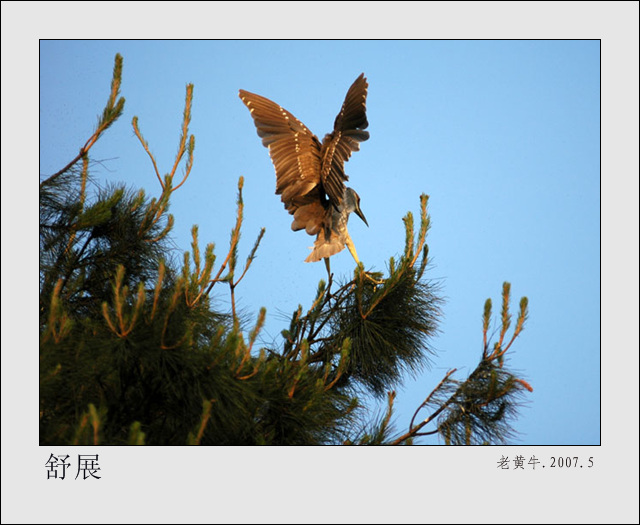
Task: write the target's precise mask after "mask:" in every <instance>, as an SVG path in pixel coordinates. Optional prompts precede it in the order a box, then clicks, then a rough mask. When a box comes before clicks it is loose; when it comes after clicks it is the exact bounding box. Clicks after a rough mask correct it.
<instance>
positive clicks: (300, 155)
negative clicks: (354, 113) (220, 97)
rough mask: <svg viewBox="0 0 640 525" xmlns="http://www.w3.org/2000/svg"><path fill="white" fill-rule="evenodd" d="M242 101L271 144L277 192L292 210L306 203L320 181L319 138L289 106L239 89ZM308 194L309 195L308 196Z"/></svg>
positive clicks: (293, 211)
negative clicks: (280, 104)
mask: <svg viewBox="0 0 640 525" xmlns="http://www.w3.org/2000/svg"><path fill="white" fill-rule="evenodd" d="M239 95H240V98H241V99H242V102H244V104H245V105H246V106H247V108H249V111H250V112H251V116H252V117H253V121H254V123H255V125H256V128H257V130H258V136H260V137H261V138H262V144H263V145H264V146H266V147H267V148H269V155H270V156H271V161H272V162H273V165H274V167H275V169H276V194H277V195H281V199H282V202H283V203H284V206H285V208H286V209H287V210H288V211H289V213H291V214H293V213H295V211H296V210H297V209H298V208H299V207H300V206H304V205H308V204H309V201H310V200H315V198H312V196H314V197H315V195H316V194H317V195H318V197H317V198H318V199H319V198H320V193H321V192H313V193H312V195H308V194H309V192H311V190H313V189H314V188H315V187H316V186H318V184H319V183H320V141H319V140H318V138H317V137H316V136H315V135H314V134H313V133H311V131H309V129H308V128H307V127H306V126H305V125H304V124H303V123H302V122H300V121H299V120H298V119H297V118H296V117H294V116H293V115H292V114H291V113H289V112H288V111H287V110H286V109H284V108H283V107H281V106H279V105H278V104H276V103H275V102H272V101H271V100H269V99H268V98H265V97H261V96H260V95H256V94H254V93H249V92H248V91H244V90H242V89H241V90H240V92H239ZM305 196H306V197H305Z"/></svg>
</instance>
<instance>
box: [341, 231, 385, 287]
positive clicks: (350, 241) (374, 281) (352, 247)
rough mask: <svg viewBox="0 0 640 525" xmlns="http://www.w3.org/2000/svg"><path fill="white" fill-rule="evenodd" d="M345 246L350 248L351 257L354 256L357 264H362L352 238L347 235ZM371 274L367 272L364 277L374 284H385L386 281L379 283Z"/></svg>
mask: <svg viewBox="0 0 640 525" xmlns="http://www.w3.org/2000/svg"><path fill="white" fill-rule="evenodd" d="M345 244H346V245H347V248H349V252H351V255H352V256H353V259H354V260H355V261H356V264H360V259H358V253H357V252H356V247H355V246H354V244H353V241H352V240H351V237H349V236H348V235H347V238H346V239H345ZM369 274H370V272H367V271H365V272H364V276H365V277H366V278H367V279H368V280H369V281H371V282H372V283H373V284H382V283H383V282H384V281H379V280H377V279H374V278H373V277H372V276H371V275H369ZM380 275H382V274H380Z"/></svg>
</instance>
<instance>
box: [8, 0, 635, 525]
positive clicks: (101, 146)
mask: <svg viewBox="0 0 640 525" xmlns="http://www.w3.org/2000/svg"><path fill="white" fill-rule="evenodd" d="M292 6H295V9H293V8H292ZM638 20H639V16H638V3H637V2H435V1H434V2H431V1H430V2H339V3H338V2H297V3H293V2H180V3H179V4H178V3H173V2H157V3H153V4H151V3H148V2H144V3H136V2H126V3H120V2H113V3H102V2H85V3H83V4H79V3H77V2H73V3H65V2H2V17H1V23H2V32H1V34H2V61H1V64H2V112H1V118H2V159H1V161H2V178H1V183H2V192H1V198H2V327H3V330H2V336H1V337H2V411H1V414H2V426H1V428H2V506H1V508H2V521H3V523H4V522H15V523H33V522H41V521H43V520H44V521H46V522H50V523H54V522H60V523H73V522H76V523H83V522H85V521H86V516H87V513H88V512H91V513H92V514H91V515H92V516H94V517H95V519H96V520H97V521H104V522H115V523H117V522H123V521H127V522H128V521H131V519H132V518H133V519H136V518H137V519H142V520H143V521H144V520H149V519H151V520H155V521H158V520H159V521H167V520H168V521H171V522H176V523H177V522H194V523H196V522H207V523H208V522H211V521H212V519H213V520H214V521H226V522H230V523H237V522H241V520H246V521H250V522H251V521H253V522H256V523H299V522H303V523H304V522H327V523H332V522H337V520H340V521H345V520H346V521H347V522H349V521H351V522H354V523H355V522H362V521H367V522H371V523H385V522H393V523H396V522H397V523H413V522H423V521H425V520H430V521H438V522H443V523H446V522H470V523H484V522H490V523H500V522H503V523H514V522H515V523H518V522H549V521H550V520H551V521H559V522H561V523H562V522H563V521H564V522H573V521H581V522H590V521H597V522H620V523H637V522H638V507H637V493H638V464H639V463H638V435H639V432H638V180H639V176H638V99H639V94H638V63H639V60H638V47H639V46H638ZM177 37H179V38H186V39H192V38H204V39H210V38H216V39H218V38H223V39H224V38H226V39H229V40H221V41H212V40H203V41H177V40H171V41H161V40H156V41H147V40H123V41H113V40H111V41H103V42H99V41H72V42H64V41H57V42H47V41H41V40H39V39H42V38H111V39H112V38H126V39H145V38H163V39H169V38H177ZM245 38H255V39H263V38H266V39H272V38H302V39H310V38H319V39H326V38H349V39H354V40H350V41H336V40H324V41H310V40H309V41H299V40H298V41H287V42H279V41H273V40H269V41H266V40H254V41H246V40H241V39H245ZM372 38H373V39H378V38H382V39H405V38H406V39H440V38H443V39H451V38H454V39H455V38H480V39H487V38H489V39H500V38H506V39H529V38H532V39H540V38H551V39H568V40H465V41H456V40H361V39H372ZM584 38H588V39H602V40H601V42H600V41H598V40H574V39H584ZM116 53H121V54H122V55H123V57H124V77H123V85H122V94H123V96H125V97H126V100H127V102H126V106H125V114H124V116H123V117H122V119H121V120H120V121H119V122H118V123H116V124H115V125H114V126H113V127H112V128H111V129H109V130H108V132H107V133H106V135H105V136H104V137H103V138H102V139H101V141H100V142H99V143H98V144H97V146H96V147H95V148H94V149H93V150H92V153H91V155H92V158H94V159H97V160H101V161H102V162H101V164H99V165H96V166H94V175H95V176H96V177H97V178H98V179H99V180H100V181H101V183H107V182H114V183H116V182H120V181H122V182H125V183H126V184H128V185H131V186H132V187H136V188H138V187H143V188H145V190H146V191H147V193H148V194H149V195H150V196H153V195H157V194H158V186H157V184H158V183H157V180H156V179H155V175H154V174H153V170H152V168H151V166H150V163H149V160H148V158H147V156H146V153H145V152H144V151H143V150H142V148H141V146H140V144H139V143H138V141H137V139H136V138H135V136H134V134H133V131H132V128H131V119H132V117H133V116H134V115H135V116H138V118H139V123H140V128H141V130H142V132H143V133H144V135H145V137H146V139H147V140H148V141H149V143H150V145H151V148H152V150H153V152H154V153H155V154H156V156H157V159H158V161H159V166H160V170H161V171H162V172H166V171H168V170H169V166H170V163H172V162H173V156H174V153H175V151H176V149H177V140H178V137H179V125H180V121H181V116H182V110H183V104H184V95H185V85H186V84H187V83H189V82H193V83H194V84H195V92H194V106H193V120H192V126H191V131H192V132H193V133H194V134H195V136H196V151H195V165H194V168H193V171H192V174H191V177H190V179H189V181H188V183H187V184H186V185H185V186H183V187H182V188H181V189H180V190H178V192H177V193H176V194H175V195H174V199H173V202H172V209H171V211H172V212H173V213H174V215H175V217H176V227H175V229H174V241H175V244H176V249H177V252H178V253H182V252H183V251H184V250H187V249H189V243H190V234H189V232H190V229H191V226H192V225H193V224H198V225H199V227H200V239H201V243H202V244H203V245H204V244H206V243H207V242H215V243H216V246H217V248H216V252H217V253H218V254H219V255H220V254H223V253H225V250H226V247H227V243H228V239H229V232H230V230H231V227H232V225H233V220H234V219H233V214H234V211H235V210H234V202H235V197H236V184H237V181H238V178H239V177H240V176H244V178H245V192H244V193H245V203H246V209H245V218H246V220H245V225H244V229H243V237H242V245H241V248H240V256H241V257H243V256H246V254H247V253H248V251H249V249H250V248H251V246H252V245H253V242H254V239H255V236H256V235H257V234H258V231H259V229H260V228H261V227H265V228H266V230H267V231H266V235H265V237H264V239H263V243H262V245H261V247H260V250H259V252H258V258H257V259H256V261H255V262H254V265H253V267H252V269H251V271H250V272H249V274H248V275H247V277H246V279H245V282H243V283H242V285H241V286H240V288H239V289H238V295H239V297H240V300H241V305H242V307H243V308H244V310H245V311H246V312H247V313H248V314H249V315H254V316H255V315H257V312H258V309H259V308H260V307H261V306H266V307H267V308H268V318H267V326H266V327H265V332H264V333H263V343H264V344H269V343H271V341H273V340H277V338H278V337H279V333H280V330H281V329H282V328H283V327H284V326H286V321H285V318H286V317H288V316H289V315H290V313H291V311H292V310H293V309H295V308H296V306H297V305H298V303H299V302H301V303H302V304H303V306H308V305H309V303H310V301H311V300H312V297H313V294H314V291H315V288H316V285H317V282H318V280H319V279H320V278H323V277H324V273H325V272H324V267H323V265H322V263H319V264H305V263H303V262H302V261H303V260H304V258H305V257H306V255H307V253H308V249H307V247H308V246H310V245H311V242H312V239H311V238H310V237H309V236H307V235H306V234H304V233H302V232H297V233H294V232H291V231H290V229H289V228H290V222H291V221H290V217H289V215H288V214H287V213H286V212H285V211H284V209H283V207H282V204H281V202H280V201H279V198H278V197H277V196H276V195H274V189H275V188H274V183H275V176H274V173H273V167H272V165H271V162H270V160H269V157H268V153H267V150H266V149H265V148H263V147H262V145H261V144H260V141H259V139H258V137H257V135H256V132H255V128H254V126H253V123H252V122H251V119H250V117H249V115H248V112H247V110H246V108H245V107H244V106H243V104H242V103H241V101H240V99H239V98H238V96H237V93H238V89H246V90H249V91H253V92H256V93H258V94H261V95H264V96H266V97H268V98H271V99H273V100H275V101H276V102H278V103H279V104H281V105H283V106H284V107H285V108H286V109H288V110H289V111H291V112H292V113H293V114H294V115H296V116H297V117H298V118H299V119H301V120H302V121H303V122H304V123H305V124H307V126H308V127H309V128H310V129H311V130H312V131H314V132H315V133H316V134H317V135H318V136H319V137H321V138H322V136H323V135H324V134H325V133H326V132H328V131H330V129H331V126H332V124H333V120H334V118H335V115H336V113H337V111H338V109H339V108H340V105H341V103H342V101H343V99H344V95H345V93H346V90H347V89H348V87H349V86H350V84H351V83H352V82H353V80H354V79H355V78H356V77H357V76H358V75H359V74H360V73H362V72H364V73H365V75H366V76H367V78H368V80H369V96H368V104H367V108H368V117H369V122H370V126H369V131H370V133H371V138H370V140H369V141H367V142H366V143H364V144H363V145H362V148H361V151H360V152H358V153H356V154H354V155H353V156H352V158H351V160H350V162H349V163H348V164H347V165H346V169H347V173H348V174H349V175H350V176H351V180H350V184H351V185H352V186H353V187H354V188H355V189H356V190H357V191H358V192H359V193H360V195H361V196H362V207H363V211H364V213H365V214H366V216H367V219H368V221H369V225H370V228H366V227H365V226H364V224H362V223H361V222H360V221H358V220H357V218H354V219H353V221H352V222H351V223H350V226H351V227H350V231H351V234H352V236H353V238H354V241H355V243H356V246H357V248H358V252H359V255H360V258H361V259H362V261H363V262H364V264H365V266H366V267H367V268H368V269H373V270H378V269H380V270H382V269H384V267H385V264H386V263H387V261H388V258H389V257H390V256H392V255H394V254H397V253H399V252H400V251H401V250H402V247H403V242H404V241H403V225H402V220H401V219H402V217H403V216H404V215H405V213H406V212H407V211H409V210H411V211H413V212H414V213H417V212H418V209H419V200H418V198H419V195H420V194H421V193H423V192H424V193H427V194H429V195H430V197H431V198H430V203H429V211H430V214H431V218H432V229H431V231H430V233H429V238H428V242H429V246H430V255H431V257H432V265H431V268H430V269H429V270H428V272H427V277H428V278H431V279H434V280H435V281H436V282H438V283H440V284H441V286H442V293H443V295H444V296H445V297H446V301H447V302H446V304H445V305H444V308H443V310H444V319H443V322H442V325H441V333H440V334H439V335H438V336H437V337H436V338H435V339H434V340H433V341H432V343H433V345H434V346H435V348H436V349H437V351H438V357H437V359H436V360H435V362H434V366H433V368H432V370H430V371H428V372H425V374H424V375H422V376H421V377H419V378H416V379H415V380H412V381H408V382H407V383H406V385H405V387H404V388H403V389H400V391H399V392H398V397H397V408H398V411H397V420H396V424H397V427H398V429H399V430H402V429H404V428H406V425H407V423H408V421H409V419H410V417H411V415H412V413H413V410H414V408H415V407H416V406H417V405H418V404H419V403H420V402H421V401H422V400H423V397H424V396H425V395H426V394H427V393H428V392H430V391H431V389H432V388H433V387H434V386H435V385H436V384H437V383H438V381H439V380H440V379H441V378H442V376H443V375H444V374H445V373H446V371H447V370H449V369H450V368H453V367H456V368H458V369H459V370H460V372H459V374H460V375H459V376H458V377H464V374H466V373H469V372H471V370H472V369H473V367H474V366H475V365H476V363H477V360H478V355H479V353H480V351H481V314H482V306H483V304H484V301H485V299H486V298H487V297H491V298H492V299H493V300H494V303H499V297H500V290H501V285H502V282H503V281H505V280H508V281H510V282H511V283H512V295H513V300H514V302H517V300H518V299H519V298H520V297H521V296H522V295H527V296H528V297H529V305H530V319H529V322H528V324H527V327H526V329H525V331H524V332H523V334H522V336H521V337H520V339H519V340H518V341H517V343H516V344H515V345H514V347H513V350H514V352H513V353H512V356H511V358H510V361H509V365H510V366H511V367H512V368H514V369H517V370H519V371H520V372H521V373H522V374H523V376H524V377H525V378H526V379H527V380H528V381H529V382H530V383H531V384H532V385H533V387H534V389H535V390H534V392H533V393H532V394H531V395H529V396H528V400H529V405H528V407H525V408H524V409H523V410H522V411H521V415H520V418H519V419H518V421H517V422H516V424H515V426H516V429H517V430H519V431H520V433H521V434H520V436H519V440H518V441H517V442H516V444H514V445H513V446H509V447H472V448H468V447H413V448H412V449H409V448H405V447H403V448H401V449H398V448H396V447H367V448H358V449H357V450H354V449H353V448H351V447H314V448H313V449H309V448H308V447H300V448H294V447H287V448H286V449H283V448H278V447H269V448H268V449H266V450H265V449H264V448H261V447H249V448H246V449H242V450H239V449H237V448H233V449H227V448H222V447H208V448H207V449H198V450H195V449H194V448H190V447H173V448H170V447H156V448H155V449H154V448H153V447H143V450H140V449H139V448H138V447H118V449H117V450H115V449H113V448H110V447H91V448H88V449H87V450H86V452H87V453H91V454H93V453H100V462H101V466H102V468H103V471H102V473H103V474H104V476H103V478H102V479H101V480H99V481H98V482H97V484H92V485H89V484H88V482H87V483H85V482H82V480H76V481H74V480H73V479H69V480H67V481H64V482H59V481H57V480H53V481H51V480H47V479H46V477H45V475H44V463H45V462H46V461H47V458H48V457H49V454H50V453H52V452H56V453H59V454H64V453H67V454H71V455H72V459H74V460H75V459H76V454H78V453H82V452H85V450H81V449H79V448H77V447H74V448H71V449H64V448H62V449H60V450H49V449H45V448H42V447H38V445H37V428H36V424H37V422H36V421H35V419H34V417H33V414H34V412H33V410H34V407H35V406H36V405H37V402H38V401H37V374H36V373H35V371H36V370H37V368H38V362H37V353H36V352H35V348H36V347H37V344H38V343H37V337H38V336H37V330H36V329H35V323H34V317H33V315H35V314H34V312H35V309H34V306H35V301H36V299H35V297H36V292H35V279H34V276H35V273H36V269H35V266H36V254H35V244H36V243H35V236H36V233H35V232H36V221H37V219H36V217H37V212H36V202H35V201H36V198H35V195H36V193H37V191H36V184H35V172H36V171H39V173H40V174H41V175H46V174H51V173H53V172H54V171H56V170H58V169H60V168H61V167H62V166H64V165H65V164H66V162H68V161H69V160H70V159H71V158H73V157H74V156H75V155H76V154H77V151H78V148H79V147H80V146H81V145H82V144H84V142H85V141H86V139H87V137H88V136H89V135H90V134H91V132H92V130H93V127H94V125H95V123H96V120H97V114H98V113H99V112H100V111H101V110H102V108H103V106H104V103H105V101H106V99H107V94H108V89H109V82H110V80H111V71H112V67H113V59H114V55H115V54H116ZM601 90H602V97H600V91H601ZM601 101H602V104H601V108H600V103H601ZM600 109H602V111H600ZM600 119H601V120H600ZM38 130H39V137H38ZM600 131H602V136H601V137H600ZM600 146H602V154H601V153H600ZM37 149H39V151H37ZM38 162H39V166H38ZM601 228H602V230H601ZM283 247H285V249H284V250H283ZM601 264H602V267H601ZM332 268H333V269H334V271H335V272H336V273H338V274H342V275H349V274H350V273H351V272H352V270H353V262H352V260H351V258H350V256H349V254H348V253H347V252H346V251H345V252H344V253H342V254H339V255H338V256H336V257H334V258H333V261H332ZM24 282H31V283H32V285H33V288H29V289H25V287H24V286H23V283H24ZM221 290H222V289H221ZM221 290H218V291H216V296H215V297H216V301H217V305H219V306H220V307H222V308H225V307H226V308H228V307H229V301H228V297H227V296H226V294H225V293H223V291H221ZM29 312H30V313H29ZM601 327H602V333H601V331H600V330H601ZM601 379H602V383H601ZM601 387H602V388H601ZM601 401H602V404H601ZM601 406H602V413H601V412H600V407H601ZM601 421H602V425H601V424H600V422H601ZM600 430H602V435H601V433H600ZM427 443H437V440H432V441H427ZM600 443H601V446H589V445H598V444H600ZM567 444H575V445H579V446H573V447H572V446H568V445H567ZM528 445H531V446H528ZM534 445H545V446H534ZM559 445H565V446H559ZM585 445H586V446H585ZM516 454H523V455H525V456H526V457H527V458H528V457H530V456H532V455H535V456H536V457H538V458H540V459H541V460H543V461H545V462H548V461H549V459H550V457H551V456H560V455H567V456H568V455H570V456H579V457H580V460H581V461H583V462H585V463H586V460H587V458H588V457H593V459H595V466H594V468H584V469H582V470H580V469H571V470H568V469H550V468H547V469H546V470H539V469H538V470H535V472H534V471H533V470H531V469H528V470H527V471H518V472H515V471H514V470H513V469H512V470H511V471H503V470H501V469H497V468H496V463H497V462H498V460H499V459H500V458H501V456H508V457H509V458H510V459H513V458H514V456H515V455H516ZM512 480H516V481H515V482H514V481H512ZM88 481H91V480H88ZM94 481H95V480H94ZM469 487H471V489H470V490H469ZM634 487H635V488H634ZM326 488H329V490H330V491H331V492H327V491H325V489H326ZM478 488H480V490H478ZM97 491H99V493H100V495H101V497H102V496H104V498H105V499H106V500H108V501H118V502H119V503H118V505H100V506H99V508H98V511H96V497H95V495H96V493H97ZM318 494H321V496H320V497H319V498H318ZM327 496H328V497H327ZM347 498H348V499H347ZM249 501H250V504H248V502H249ZM318 501H320V503H321V504H320V505H318V504H317V503H318ZM34 502H36V504H34ZM325 502H326V504H325ZM345 502H346V503H345ZM339 503H344V505H342V506H341V505H339ZM425 503H426V504H425ZM212 512H213V513H214V515H215V516H214V517H213V518H212V516H211V513H212ZM243 522H245V521H243Z"/></svg>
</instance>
